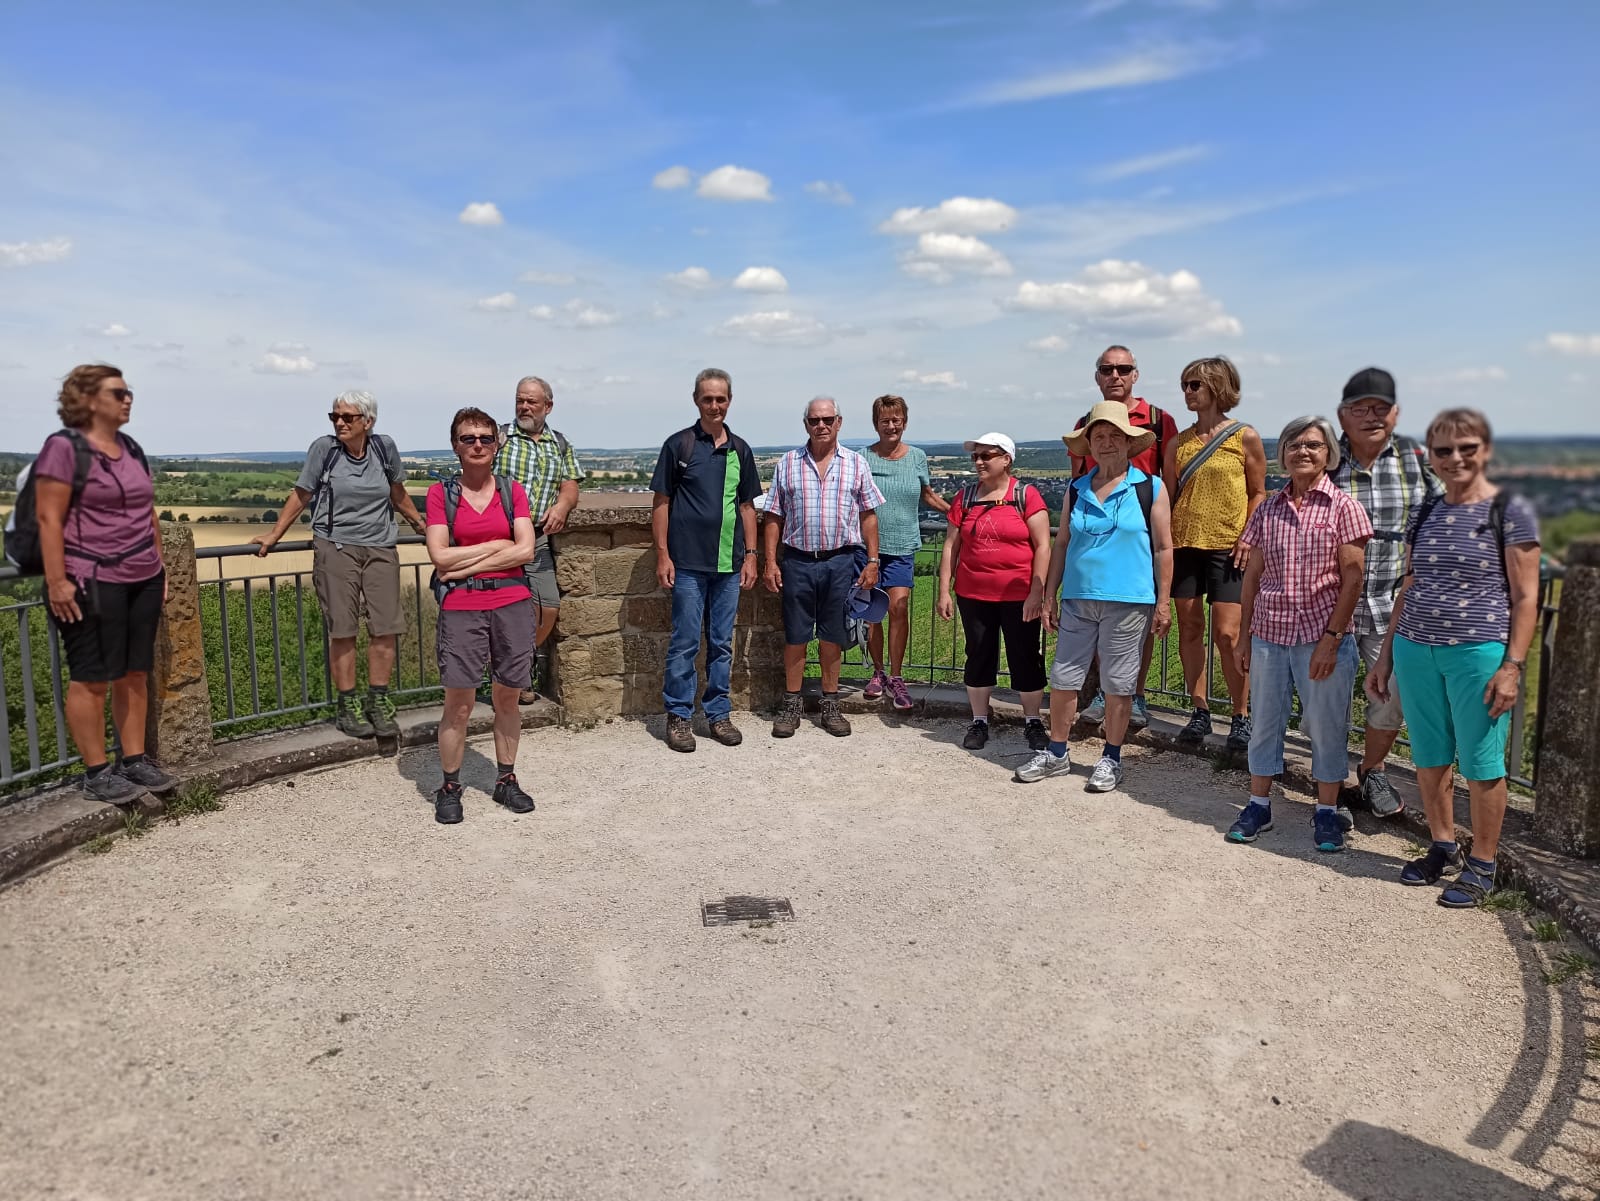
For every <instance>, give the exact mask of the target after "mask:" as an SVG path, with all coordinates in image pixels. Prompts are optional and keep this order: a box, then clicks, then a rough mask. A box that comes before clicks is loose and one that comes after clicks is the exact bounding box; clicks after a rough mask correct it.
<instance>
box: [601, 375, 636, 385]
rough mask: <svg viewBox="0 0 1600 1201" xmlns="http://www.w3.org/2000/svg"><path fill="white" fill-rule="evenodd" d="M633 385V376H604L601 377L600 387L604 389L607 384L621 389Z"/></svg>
mask: <svg viewBox="0 0 1600 1201" xmlns="http://www.w3.org/2000/svg"><path fill="white" fill-rule="evenodd" d="M631 383H633V376H631V375H602V376H601V377H600V386H601V387H602V388H603V387H605V386H606V385H607V384H611V385H614V386H616V387H619V388H620V387H622V386H623V385H625V384H631Z"/></svg>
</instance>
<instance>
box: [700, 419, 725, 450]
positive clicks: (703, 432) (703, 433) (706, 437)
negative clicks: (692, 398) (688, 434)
mask: <svg viewBox="0 0 1600 1201" xmlns="http://www.w3.org/2000/svg"><path fill="white" fill-rule="evenodd" d="M691 428H693V430H694V436H695V437H696V438H699V439H701V440H702V441H705V442H710V441H712V438H711V432H710V431H709V430H707V429H706V427H705V426H704V425H702V424H701V423H700V418H698V417H696V418H695V419H694V425H693V426H692V427H691ZM722 432H723V433H725V434H727V435H728V441H727V443H726V445H729V446H732V445H733V426H731V425H729V424H728V423H727V422H726V421H724V422H723V423H722Z"/></svg>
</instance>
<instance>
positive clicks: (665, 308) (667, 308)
mask: <svg viewBox="0 0 1600 1201" xmlns="http://www.w3.org/2000/svg"><path fill="white" fill-rule="evenodd" d="M647 316H648V317H649V318H650V320H652V321H672V320H674V319H675V318H678V317H681V316H683V310H681V309H675V308H673V307H672V306H671V305H670V304H662V303H661V301H659V300H658V301H656V302H655V303H654V304H652V305H651V306H650V312H649V313H648V314H647Z"/></svg>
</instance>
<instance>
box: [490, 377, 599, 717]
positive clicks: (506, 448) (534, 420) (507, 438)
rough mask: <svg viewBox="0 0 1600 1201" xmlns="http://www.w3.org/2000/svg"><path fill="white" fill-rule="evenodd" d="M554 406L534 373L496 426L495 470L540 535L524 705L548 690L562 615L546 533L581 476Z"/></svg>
mask: <svg viewBox="0 0 1600 1201" xmlns="http://www.w3.org/2000/svg"><path fill="white" fill-rule="evenodd" d="M554 407H555V395H554V393H552V392H551V390H550V385H549V384H547V383H545V382H544V380H542V379H540V378H539V377H538V376H537V375H528V376H524V377H523V378H522V379H520V380H518V381H517V419H516V421H514V422H512V423H511V424H510V425H502V426H501V427H500V453H499V454H497V455H495V459H494V473H495V474H496V475H505V476H510V477H511V478H512V479H513V480H515V481H516V482H517V483H519V484H521V485H522V487H523V490H524V491H525V492H527V494H528V507H529V509H530V510H531V511H532V513H533V528H534V531H535V533H537V535H538V539H539V545H538V548H537V549H536V550H535V551H534V553H533V562H531V563H529V564H528V566H527V570H526V574H527V577H528V587H529V588H530V589H531V590H532V592H533V600H534V605H535V607H536V609H537V611H538V614H539V624H538V630H537V632H536V634H535V643H536V646H537V648H538V649H537V651H536V652H535V654H534V662H533V679H532V680H531V681H529V686H528V688H527V689H525V690H524V691H523V693H522V696H521V700H522V703H523V704H524V705H531V704H533V702H534V701H535V700H537V699H538V697H539V692H540V691H544V692H548V691H549V688H550V635H551V633H552V631H554V630H555V627H556V618H557V617H559V616H560V615H561V592H560V590H559V589H557V588H556V560H555V552H554V551H553V550H552V549H551V546H550V536H551V535H552V534H559V533H560V532H561V531H562V530H564V529H566V528H567V515H568V514H569V513H571V512H572V510H574V509H576V508H577V507H578V481H579V480H581V479H582V478H583V470H582V469H581V468H580V467H579V466H578V456H577V455H576V454H575V453H573V450H572V443H570V442H568V441H567V440H566V438H565V437H563V436H562V435H561V434H560V433H559V432H558V431H556V430H553V429H551V428H550V427H549V426H548V425H547V424H546V420H547V419H548V418H549V416H550V410H551V409H552V408H554Z"/></svg>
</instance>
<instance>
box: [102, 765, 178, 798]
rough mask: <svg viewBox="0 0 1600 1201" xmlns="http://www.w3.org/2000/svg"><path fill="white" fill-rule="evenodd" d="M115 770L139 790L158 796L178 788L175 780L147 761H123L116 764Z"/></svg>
mask: <svg viewBox="0 0 1600 1201" xmlns="http://www.w3.org/2000/svg"><path fill="white" fill-rule="evenodd" d="M115 770H116V773H117V774H118V775H119V776H122V777H123V778H124V779H127V780H132V781H133V783H134V784H136V785H138V786H139V787H140V788H141V789H143V790H145V791H147V792H153V793H155V794H156V795H158V796H160V795H163V794H165V793H169V792H171V791H172V790H173V789H174V788H176V787H177V786H178V782H177V781H176V780H174V779H173V778H172V777H171V776H169V775H168V774H167V773H166V772H164V771H162V770H161V769H160V768H159V767H157V766H156V765H155V764H154V763H151V762H150V760H148V759H141V760H139V762H137V763H128V762H126V761H124V762H122V763H119V764H117V766H116V769H115Z"/></svg>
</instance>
